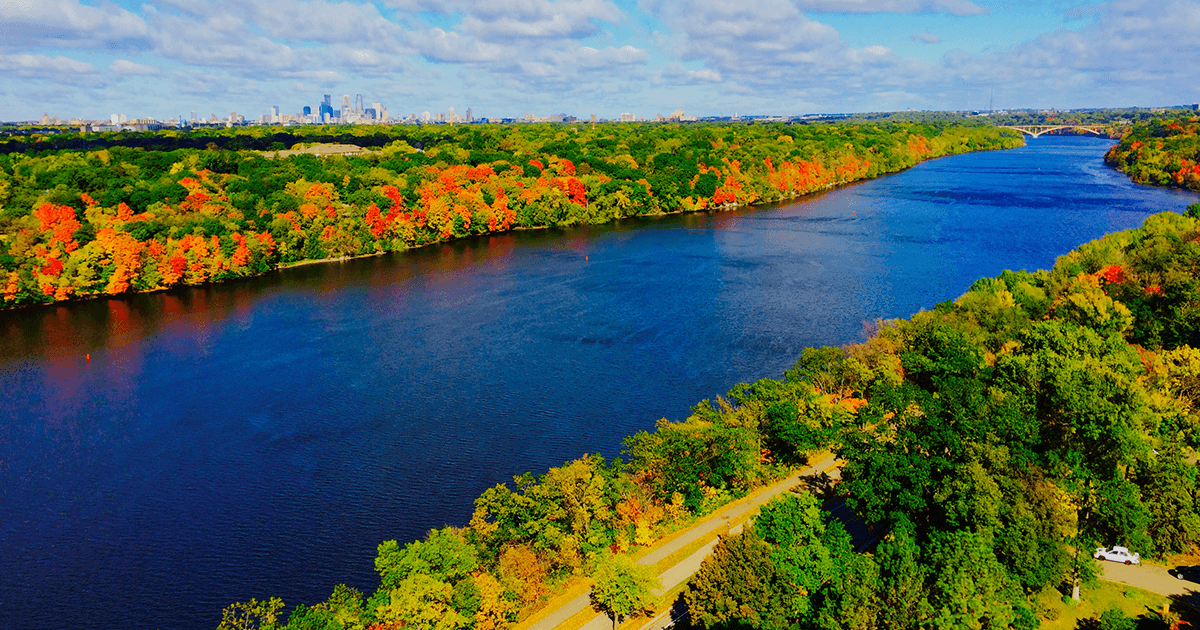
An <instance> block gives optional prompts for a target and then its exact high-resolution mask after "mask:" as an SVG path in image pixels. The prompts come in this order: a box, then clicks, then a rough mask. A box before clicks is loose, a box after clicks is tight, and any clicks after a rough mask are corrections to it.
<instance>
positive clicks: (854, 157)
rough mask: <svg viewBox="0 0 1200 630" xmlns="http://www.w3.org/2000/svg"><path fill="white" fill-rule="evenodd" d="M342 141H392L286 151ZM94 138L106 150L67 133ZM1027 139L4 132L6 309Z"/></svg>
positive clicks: (875, 129) (651, 130)
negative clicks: (353, 148)
mask: <svg viewBox="0 0 1200 630" xmlns="http://www.w3.org/2000/svg"><path fill="white" fill-rule="evenodd" d="M327 142H340V143H352V144H358V145H360V146H369V147H378V148H379V150H378V151H373V152H371V153H370V154H368V155H365V156H361V157H342V156H331V157H324V158H322V157H317V156H315V155H308V154H304V155H291V156H288V157H278V156H276V155H275V153H274V151H277V150H281V149H284V148H290V147H292V146H295V145H300V144H304V145H311V144H314V143H318V144H319V143H327ZM76 144H78V145H79V146H81V147H89V148H84V149H75V148H59V149H53V148H50V147H56V146H60V145H62V146H67V147H73V146H75V145H76ZM1020 144H1021V140H1020V139H1019V138H1017V137H1015V136H1014V135H1012V134H1009V133H1006V132H1000V131H997V130H995V129H986V128H979V127H971V128H966V127H959V126H954V125H945V124H925V125H916V124H890V123H881V124H870V125H785V124H730V125H652V124H645V125H616V124H608V125H583V124H580V125H577V126H566V125H521V126H496V125H491V126H454V127H452V126H438V127H422V128H411V127H394V128H386V129H384V130H382V131H381V130H380V128H377V127H352V128H333V127H308V128H297V129H295V130H293V131H291V132H289V133H287V134H279V133H276V132H275V131H274V130H269V129H267V128H253V129H249V130H247V129H224V130H206V131H196V132H191V133H186V134H184V133H180V132H176V131H163V132H155V133H144V134H125V133H110V134H87V135H74V136H72V135H70V134H65V135H59V136H54V137H33V138H23V139H19V140H16V139H14V140H10V141H9V142H8V143H5V144H4V145H3V146H6V147H8V148H9V149H13V148H14V147H22V148H23V151H19V152H17V151H10V152H7V153H4V152H2V151H0V304H2V305H3V306H2V307H12V306H22V305H33V304H46V303H51V302H55V301H60V300H67V299H76V298H84V297H90V296H100V295H113V294H119V293H123V292H127V291H153V290H158V289H165V288H169V287H172V286H177V285H180V284H201V283H205V282H213V281H222V280H229V279H233V278H240V277H246V276H252V275H257V274H261V273H264V272H266V271H269V270H272V269H275V268H277V267H278V266H280V265H286V264H290V263H295V262H298V261H303V260H321V259H328V258H342V257H348V256H362V255H369V254H376V253H383V252H393V251H402V250H405V249H407V248H411V247H417V246H421V245H425V244H429V243H434V242H439V241H445V240H449V239H455V238H463V237H467V236H472V235H480V234H487V233H494V232H500V231H505V230H509V229H513V228H518V227H520V228H537V227H549V226H568V225H576V224H581V223H605V222H608V221H612V220H615V219H620V218H625V217H634V216H644V215H653V214H662V213H668V212H692V211H699V210H719V209H724V208H731V207H737V206H743V205H747V204H753V203H762V202H770V201H776V200H780V199H786V198H790V197H795V196H798V195H802V194H806V193H810V192H814V191H818V190H823V189H826V188H829V187H831V186H836V185H839V184H845V183H847V182H852V181H856V180H860V179H863V178H869V177H875V176H878V175H881V174H884V173H890V172H895V171H898V170H901V169H904V168H908V167H910V166H912V165H914V164H916V163H917V162H919V161H921V160H925V159H929V158H933V157H938V156H942V155H949V154H954V153H962V152H966V151H975V150H984V149H998V148H1006V147H1012V146H1019V145H1020ZM98 146H103V148H95V147H98ZM43 147H46V148H45V149H44V150H43ZM250 147H262V148H264V150H262V151H257V150H256V151H251V150H249V148H250ZM234 149H237V150H234ZM2 307H0V308H2Z"/></svg>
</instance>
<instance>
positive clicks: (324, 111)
mask: <svg viewBox="0 0 1200 630" xmlns="http://www.w3.org/2000/svg"><path fill="white" fill-rule="evenodd" d="M317 114H318V115H320V117H321V122H329V121H330V119H332V118H333V103H332V102H331V101H330V100H329V95H328V94H326V95H325V102H323V103H321V106H320V107H318V108H317Z"/></svg>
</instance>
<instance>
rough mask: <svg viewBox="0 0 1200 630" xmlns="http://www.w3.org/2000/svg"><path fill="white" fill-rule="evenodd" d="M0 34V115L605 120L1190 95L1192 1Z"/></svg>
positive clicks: (74, 3) (971, 3)
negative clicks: (683, 112) (457, 115)
mask: <svg viewBox="0 0 1200 630" xmlns="http://www.w3.org/2000/svg"><path fill="white" fill-rule="evenodd" d="M0 18H2V19H3V20H4V22H5V23H6V26H7V27H8V29H7V33H8V36H7V37H6V39H5V41H4V42H2V43H0V78H2V80H0V96H3V99H0V103H2V104H0V120H37V119H39V118H40V117H41V116H42V114H43V113H45V112H49V113H51V115H53V116H57V117H59V118H60V119H63V120H67V119H71V118H79V119H90V120H100V119H107V118H109V116H110V115H111V114H113V113H120V112H125V113H126V115H128V116H129V117H131V118H132V117H135V116H136V117H148V118H155V119H159V120H166V119H169V118H174V117H176V116H178V115H180V114H187V113H189V112H190V111H191V110H194V109H195V110H202V111H206V112H213V113H218V115H224V114H219V112H235V111H236V112H244V115H245V116H246V117H247V119H254V120H256V119H258V118H259V117H260V116H261V115H262V114H265V113H270V109H269V108H270V106H272V105H277V106H279V107H280V109H281V111H284V112H289V111H295V112H299V111H301V108H302V107H304V106H306V105H307V106H309V107H315V106H317V105H319V104H320V101H316V102H313V101H312V100H311V99H309V97H308V95H310V94H313V95H322V94H332V95H334V96H335V98H338V97H340V96H341V95H342V94H346V93H349V94H351V95H352V98H353V96H354V95H360V94H361V95H369V96H370V98H369V100H367V101H366V102H365V103H356V102H354V101H352V102H351V107H352V108H354V109H355V111H360V110H361V111H365V110H366V109H371V108H369V107H367V106H366V105H367V104H372V103H374V102H380V103H382V104H384V105H386V106H387V107H388V109H389V110H390V112H392V114H393V117H395V115H396V113H398V112H403V113H404V114H405V115H406V114H409V113H419V112H423V111H435V110H436V111H446V110H447V108H448V107H451V106H454V107H466V106H467V105H466V104H467V103H470V105H469V106H470V107H472V108H473V109H474V110H475V112H476V115H477V117H493V118H496V117H504V118H508V117H522V116H523V115H524V114H525V113H526V112H542V114H540V115H542V116H545V115H546V112H575V113H576V114H575V115H580V116H588V115H591V114H593V113H595V114H598V115H599V117H600V118H601V119H618V118H619V117H620V115H621V114H623V113H628V112H645V114H639V115H645V116H646V117H647V118H650V117H653V116H654V115H655V114H657V113H664V114H665V113H667V112H671V111H674V110H676V109H681V108H688V109H689V110H691V111H692V112H693V113H694V115H697V116H701V117H705V116H715V115H719V114H724V115H732V114H733V113H736V112H740V113H742V114H805V113H820V112H826V113H828V112H847V113H852V112H862V111H899V110H907V109H921V110H943V111H947V110H971V109H987V108H991V107H994V108H996V109H1023V108H1060V109H1071V108H1088V107H1125V106H1160V105H1172V104H1182V103H1191V102H1196V101H1198V100H1200V87H1197V86H1195V84H1194V81H1192V78H1193V77H1195V76H1196V75H1197V71H1198V70H1200V67H1198V66H1200V38H1198V37H1197V36H1196V35H1195V33H1197V32H1200V1H1198V0H1171V1H1168V2H1151V1H1149V0H1116V1H1111V2H1100V3H1096V4H1084V5H1080V4H1079V3H1078V2H1077V1H1076V0H1043V1H1037V0H750V1H749V2H745V3H738V4H737V5H736V6H734V5H730V4H729V3H719V2H715V1H713V0H682V1H680V2H673V3H665V2H661V0H641V1H639V2H631V1H624V0H619V1H618V0H559V1H551V0H521V2H518V3H515V4H510V5H506V6H499V5H493V4H490V3H482V2H475V1H472V0H381V2H379V3H361V2H357V1H354V0H351V1H346V2H328V1H325V0H279V1H277V2H272V3H267V2H265V1H263V0H252V1H250V2H241V1H239V2H234V1H233V0H217V1H216V2H213V3H208V4H205V5H194V4H189V3H184V2H181V1H180V0H150V2H146V3H142V2H137V3H135V2H132V1H131V0H118V1H117V2H115V3H112V2H106V3H91V2H81V1H80V0H49V1H47V2H40V3H28V2H19V1H18V0H0ZM301 95H304V96H303V97H302V98H303V100H301V98H298V97H300V96H301ZM318 98H319V97H318ZM336 104H340V103H335V105H336ZM205 118H207V116H205Z"/></svg>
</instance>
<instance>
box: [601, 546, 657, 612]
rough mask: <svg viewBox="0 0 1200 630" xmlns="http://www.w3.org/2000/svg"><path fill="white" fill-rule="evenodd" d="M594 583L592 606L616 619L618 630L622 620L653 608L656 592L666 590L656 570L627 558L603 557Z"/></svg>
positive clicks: (609, 555) (624, 556) (616, 556)
mask: <svg viewBox="0 0 1200 630" xmlns="http://www.w3.org/2000/svg"><path fill="white" fill-rule="evenodd" d="M592 580H593V581H594V582H595V585H594V586H593V587H592V605H593V606H595V607H596V608H597V609H598V610H600V611H602V612H605V613H608V615H609V616H610V617H612V620H613V628H614V630H615V629H616V627H617V626H618V625H620V623H621V619H622V618H624V617H628V616H629V615H631V614H633V613H635V612H638V611H640V610H643V609H645V608H646V607H647V606H649V605H650V604H652V603H653V602H654V590H655V589H658V588H661V586H662V585H661V584H660V583H659V581H658V578H657V577H655V575H654V568H653V567H648V566H644V565H640V564H638V563H637V562H635V561H634V560H633V559H632V558H630V557H629V556H627V555H624V554H611V553H606V554H604V555H602V556H600V557H599V558H598V559H597V560H596V569H595V571H593V573H592Z"/></svg>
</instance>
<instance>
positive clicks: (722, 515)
mask: <svg viewBox="0 0 1200 630" xmlns="http://www.w3.org/2000/svg"><path fill="white" fill-rule="evenodd" d="M836 464H837V460H836V459H835V458H834V457H833V456H832V455H831V456H829V457H826V458H825V459H823V460H821V461H820V462H818V463H817V464H816V465H813V466H809V467H808V468H806V469H804V470H802V471H800V472H798V473H796V474H794V475H791V476H790V477H788V478H787V479H784V480H783V481H780V482H778V483H776V484H774V485H772V486H769V487H767V488H764V489H763V490H760V491H759V492H758V493H757V494H755V495H753V496H751V497H750V498H749V500H744V501H739V502H737V503H736V504H734V505H731V506H729V507H727V508H725V509H724V510H722V511H720V512H717V513H716V514H715V515H713V516H710V517H708V519H707V520H706V521H704V522H703V523H700V524H699V525H696V526H694V527H693V528H692V529H690V530H688V531H687V532H686V533H685V534H683V535H681V536H679V537H677V538H675V539H674V540H671V541H670V542H668V543H666V544H664V545H663V546H661V547H659V548H657V549H655V550H654V551H652V552H650V553H648V554H646V556H645V557H643V558H642V559H640V560H638V564H643V565H653V564H657V563H658V562H660V561H662V560H663V559H665V558H667V557H668V556H670V555H671V554H673V553H675V552H677V551H679V550H680V549H683V548H684V547H687V546H688V545H690V544H692V543H694V542H696V541H698V540H700V539H702V538H704V537H705V536H708V535H709V534H712V533H713V532H715V531H717V530H720V529H721V528H723V527H726V526H727V525H728V524H729V523H730V522H731V521H733V520H736V519H737V518H738V517H740V516H742V515H745V514H747V513H749V512H752V511H755V510H757V509H758V508H759V507H760V506H762V505H763V504H764V503H766V502H767V501H770V500H771V499H773V498H775V497H777V496H779V495H781V494H783V493H784V492H787V491H788V490H790V489H792V488H793V487H795V486H796V485H797V484H799V483H800V480H801V478H803V477H811V476H815V475H818V474H820V473H823V472H826V471H828V470H829V469H831V468H833V467H834V466H835V465H836ZM729 531H730V533H735V534H736V533H737V532H739V531H741V525H738V526H737V527H734V528H733V529H731V530H729ZM718 541H719V539H713V540H712V541H710V542H709V543H708V544H706V545H704V546H703V547H701V548H700V549H699V550H697V551H696V552H695V553H693V554H691V555H690V556H688V557H687V558H684V559H683V560H681V561H679V562H678V563H676V564H675V565H674V566H672V567H670V568H668V569H666V570H665V571H663V572H662V573H660V574H659V575H658V580H659V581H660V582H661V583H662V588H660V589H658V590H656V591H655V592H654V594H655V595H659V596H661V595H662V594H664V593H666V592H667V591H670V590H671V589H673V588H675V587H676V586H678V585H680V584H682V583H683V582H685V581H686V580H687V579H688V578H690V577H691V576H692V574H693V573H695V572H696V571H697V570H699V569H700V564H701V563H702V562H704V559H705V558H707V557H708V554H710V553H712V550H713V547H716V546H717V542H718ZM591 605H592V594H591V591H588V592H587V593H584V594H583V595H580V596H579V597H576V598H575V599H573V600H571V601H569V602H567V603H566V604H564V605H563V606H561V607H559V609H558V610H556V611H554V612H552V613H550V614H549V615H547V616H545V617H544V618H542V619H541V620H540V621H538V622H537V623H535V624H533V625H532V626H530V627H529V629H528V630H553V629H554V628H556V627H558V626H559V625H560V624H562V623H563V622H565V621H567V620H568V619H570V618H572V617H574V616H575V615H577V614H579V613H580V612H582V611H584V610H585V609H588V608H590V607H591ZM668 621H669V619H668V618H667V616H666V615H661V616H660V617H659V618H656V619H655V622H654V623H652V624H651V626H652V627H648V628H644V629H643V630H655V629H656V628H661V627H662V626H663V625H665V624H666V623H668ZM611 628H612V619H610V618H609V617H608V616H607V615H603V614H600V613H596V614H595V615H594V616H593V617H592V618H591V619H590V620H589V621H587V622H586V623H585V624H583V625H582V626H580V630H610V629H611ZM569 630H575V629H574V628H571V629H569Z"/></svg>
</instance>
